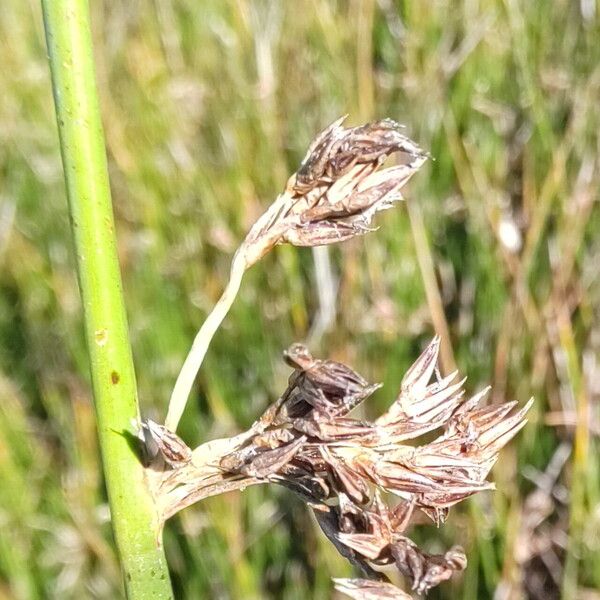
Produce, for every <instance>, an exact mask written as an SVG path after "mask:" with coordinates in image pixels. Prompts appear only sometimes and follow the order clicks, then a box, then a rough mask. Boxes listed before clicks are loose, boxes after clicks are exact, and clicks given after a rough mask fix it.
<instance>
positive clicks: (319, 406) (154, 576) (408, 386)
mask: <svg viewBox="0 0 600 600" xmlns="http://www.w3.org/2000/svg"><path fill="white" fill-rule="evenodd" d="M43 6H44V19H45V27H46V37H47V44H48V51H49V57H50V67H51V72H52V82H53V89H54V98H55V104H56V112H57V121H58V127H59V134H60V142H61V151H62V158H63V166H64V172H65V180H66V187H67V195H68V199H69V210H70V216H71V222H72V231H73V237H74V242H75V249H76V255H77V269H78V277H79V283H80V290H81V296H82V301H83V307H84V320H85V326H86V335H87V345H88V353H89V358H90V369H91V375H92V383H93V390H94V397H95V405H96V412H97V422H98V431H99V439H100V446H101V450H102V457H103V464H104V472H105V478H106V483H107V490H108V499H109V504H110V508H111V515H112V523H113V529H114V534H115V539H116V543H117V547H118V549H119V555H120V559H121V564H122V569H123V575H124V581H125V587H126V590H127V593H128V595H129V596H130V597H131V598H149V597H156V598H169V597H171V596H172V590H171V585H170V581H169V574H168V569H167V565H166V560H165V556H164V552H163V548H162V542H161V533H162V528H163V525H164V523H165V521H166V520H167V519H168V518H170V517H171V516H173V515H174V514H176V513H177V512H179V511H180V510H182V509H184V508H186V507H188V506H190V505H192V504H194V503H196V502H198V501H200V500H202V499H204V498H207V497H209V496H215V495H217V494H221V493H224V492H227V491H230V490H242V489H245V488H246V487H248V486H249V485H257V484H261V483H275V484H278V485H281V486H284V487H286V488H288V489H290V490H291V491H292V492H293V493H295V494H297V495H298V496H299V497H300V498H302V499H303V500H304V501H305V503H306V505H307V507H308V509H309V510H311V511H312V512H313V514H314V516H315V518H316V521H317V522H318V523H319V525H320V527H321V529H322V531H323V533H324V534H325V535H326V536H327V537H328V538H329V540H331V542H332V543H333V545H334V546H335V547H336V548H337V550H338V551H339V552H340V553H341V554H342V555H343V556H344V557H345V558H347V559H348V560H349V561H350V562H351V563H352V564H353V565H355V566H356V568H357V569H358V570H359V571H360V573H361V578H360V579H351V580H335V586H336V587H337V589H338V590H340V591H341V592H343V593H345V594H347V595H348V596H351V597H353V598H408V597H409V596H408V595H407V594H406V593H405V592H403V591H401V590H400V589H399V588H398V587H396V586H395V585H393V584H392V583H391V582H390V581H389V579H388V576H387V575H386V574H385V573H384V572H383V571H384V570H386V569H387V571H388V572H389V570H390V569H392V570H394V569H395V570H396V571H398V572H399V573H400V574H401V575H402V576H404V577H405V578H406V579H407V580H408V581H409V582H410V585H411V587H412V589H413V590H414V591H415V592H417V593H425V592H427V591H428V590H429V589H431V588H432V587H434V586H436V585H438V584H440V583H441V582H443V581H445V580H447V579H449V578H450V577H452V576H453V574H455V573H456V572H459V571H462V570H463V569H465V567H466V557H465V554H464V552H463V551H462V549H461V548H459V547H453V548H450V549H449V550H448V551H447V552H445V553H444V554H439V555H435V554H429V553H427V552H424V551H423V550H421V549H419V548H418V547H417V546H416V544H415V543H414V542H412V541H411V540H410V539H409V538H408V537H407V532H408V529H409V527H410V526H411V523H413V522H414V520H415V519H416V518H417V516H418V515H419V514H423V515H425V516H426V517H428V518H429V519H431V520H432V521H433V522H434V523H435V524H437V525H440V524H442V523H443V522H444V521H445V519H446V517H447V514H448V510H449V508H450V507H452V506H453V505H455V504H457V503H458V502H460V501H462V500H463V499H465V498H468V497H469V496H472V495H473V494H475V493H477V492H480V491H484V490H489V489H492V488H493V485H492V484H491V483H489V482H488V481H487V480H486V478H487V475H488V473H489V471H490V469H491V468H492V466H493V465H494V463H495V462H496V460H497V458H498V453H499V451H500V450H501V448H502V447H503V446H504V445H505V444H506V443H507V442H508V441H509V440H510V439H511V438H512V437H513V436H514V435H515V434H516V433H517V432H518V431H519V430H520V429H521V428H522V427H523V426H524V424H525V422H526V421H525V415H526V413H527V411H528V409H529V407H530V406H531V401H530V402H529V403H528V404H527V405H525V406H524V407H523V408H522V409H520V410H516V403H515V402H509V403H505V404H501V405H496V406H480V403H481V401H482V400H483V398H484V397H485V395H486V393H487V390H483V391H482V392H480V393H478V394H476V395H475V396H473V397H472V398H470V399H467V400H465V398H464V391H463V384H464V381H465V380H464V379H462V380H461V379H459V378H458V375H457V373H451V374H449V375H447V376H442V374H441V373H440V372H439V369H438V367H437V363H438V355H439V348H440V339H439V338H438V337H434V338H433V340H432V342H431V343H430V344H429V345H428V346H427V348H425V350H424V351H423V353H422V355H421V356H420V357H419V358H418V359H417V361H416V362H415V364H414V365H413V366H412V367H411V369H410V370H409V371H408V372H407V373H406V375H405V377H404V379H403V381H402V385H401V389H400V391H399V393H398V395H397V396H396V398H395V399H394V400H393V401H392V402H391V404H390V407H389V408H388V410H387V411H386V412H385V413H384V414H382V415H380V416H379V417H378V418H377V419H376V420H374V421H367V420H360V419H356V418H353V417H352V416H351V414H350V413H351V411H352V410H353V409H354V408H355V407H356V406H358V405H359V404H360V403H361V402H362V401H364V400H366V399H367V398H368V397H369V396H370V395H371V394H372V393H373V392H374V391H375V390H376V389H377V388H378V387H379V385H377V384H371V383H369V382H367V381H366V380H365V379H364V378H363V377H362V376H361V375H359V374H358V373H356V372H355V371H354V370H353V369H351V368H350V367H348V366H346V365H343V364H341V363H339V362H335V361H331V360H320V359H317V358H314V357H313V356H312V355H311V353H310V351H309V350H308V348H306V347H305V346H303V345H302V344H293V345H292V346H290V348H289V349H288V350H287V351H286V352H285V353H284V358H285V360H286V362H287V363H288V365H289V366H290V367H291V368H292V373H291V375H290V378H289V381H288V386H287V388H286V389H285V390H284V391H283V393H282V394H281V396H280V397H279V398H278V399H277V400H275V402H273V403H272V404H271V406H269V407H268V408H267V410H266V411H265V412H264V413H263V414H262V416H260V417H259V418H258V419H257V420H256V422H255V423H254V424H253V425H252V427H251V428H250V429H249V430H248V431H246V432H243V433H240V434H238V435H236V436H234V437H231V438H225V439H219V440H212V441H209V442H207V443H204V444H202V445H200V446H198V447H197V448H195V449H192V448H190V447H189V446H188V445H187V444H186V443H185V442H184V441H183V440H182V439H181V438H180V437H179V436H178V435H177V434H176V429H177V425H178V423H179V421H180V418H181V416H182V414H183V412H184V409H185V405H186V402H187V399H188V397H189V394H190V391H191V389H192V387H193V383H194V380H195V377H196V374H197V372H198V370H199V368H200V367H201V364H202V361H203V359H204V356H205V354H206V352H207V350H208V347H209V344H210V341H211V339H212V337H213V335H214V333H215V332H216V331H217V329H218V327H219V325H220V324H221V322H222V321H223V319H224V318H225V316H226V315H227V312H228V310H229V308H230V307H231V305H232V303H233V301H234V299H235V296H236V294H237V291H238V290H239V287H240V285H241V281H242V277H243V275H244V273H245V271H246V270H247V269H248V268H250V267H251V266H252V265H254V264H256V263H257V262H258V261H259V260H260V259H261V258H262V257H263V256H264V255H265V254H267V253H268V252H270V251H271V250H272V249H273V248H275V247H276V246H277V245H279V244H284V243H288V244H293V245H296V246H320V245H324V244H333V243H337V242H343V241H345V240H348V239H351V238H353V237H355V236H359V235H363V234H365V233H368V232H369V231H372V229H373V228H372V221H373V218H374V216H375V215H376V214H377V213H378V212H380V211H382V210H385V209H388V208H390V207H392V206H393V205H394V204H395V203H397V202H398V201H400V200H401V199H402V196H401V194H400V189H401V188H402V187H403V186H404V185H405V184H406V183H407V182H408V180H409V179H410V178H411V177H412V175H414V174H415V173H416V172H417V171H418V170H419V168H420V167H421V166H422V165H423V163H424V162H425V161H426V159H427V156H426V154H425V153H424V152H423V151H422V150H421V149H420V148H419V147H418V146H417V144H415V143H414V142H413V141H412V140H410V139H409V138H408V137H406V136H405V135H404V134H403V133H402V130H401V127H400V126H399V125H398V124H397V123H395V122H394V121H391V120H387V119H385V120H381V121H376V122H373V123H369V124H367V125H362V126H358V127H345V126H344V125H343V123H344V118H341V119H339V120H337V121H336V122H334V123H333V124H332V125H330V126H329V127H327V128H326V129H325V130H324V131H323V132H322V133H320V134H319V135H318V136H317V137H316V139H315V140H314V142H313V143H312V144H311V146H310V148H309V150H308V152H307V154H306V156H305V158H304V160H303V161H302V164H301V165H300V167H299V169H298V171H297V172H296V173H294V174H293V175H292V176H291V177H290V178H289V180H288V182H287V184H286V186H285V189H284V191H283V192H282V193H281V194H280V195H279V196H278V198H277V199H276V200H275V202H274V203H273V204H272V205H271V206H270V207H269V208H268V209H267V211H266V212H265V213H264V214H263V215H262V216H261V217H260V218H259V219H258V221H257V222H256V223H255V224H254V226H253V227H252V228H251V229H250V231H249V233H248V235H247V236H246V238H245V240H244V241H243V242H242V244H241V246H240V247H239V249H238V250H237V252H236V253H235V256H234V258H233V261H232V267H231V277H230V281H229V283H228V285H227V287H226V289H225V291H224V292H223V295H222V297H221V299H220V300H219V302H218V303H217V304H216V306H215V308H214V310H213V311H212V312H211V313H210V314H209V316H208V318H207V319H206V321H205V323H204V325H203V326H202V327H201V329H200V331H199V333H198V335H197V336H196V339H195V341H194V343H193V346H192V348H191V350H190V353H189V355H188V357H187V359H186V361H185V363H184V365H183V368H182V370H181V373H180V376H179V377H178V379H177V382H176V384H175V387H174V390H173V393H172V396H171V400H170V403H169V407H168V413H167V417H166V420H165V424H164V425H161V424H158V423H155V422H153V421H150V420H145V421H141V419H140V415H139V409H138V402H137V396H136V386H135V378H134V372H133V365H132V360H131V350H130V345H129V339H128V334H127V323H126V316H125V310H124V303H123V298H122V293H121V282H120V274H119V267H118V262H117V254H116V241H115V236H114V223H113V216H112V208H111V200H110V193H109V185H108V175H107V168H106V157H105V151H104V140H103V134H102V127H101V122H100V115H99V109H98V98H97V92H96V88H95V81H94V68H93V60H92V48H91V35H90V26H89V14H88V7H87V3H86V2H85V0H43ZM392 155H394V156H395V157H396V163H395V164H394V165H392V166H388V167H386V168H384V163H385V162H386V160H387V159H388V158H389V157H391V156H392ZM432 432H437V437H433V439H432V440H431V441H428V442H424V443H422V444H421V445H416V446H415V445H411V444H410V442H411V441H412V440H413V439H415V438H418V437H420V436H422V435H424V434H431V433H432ZM138 440H139V442H140V443H139V444H138V443H134V442H137V441H138Z"/></svg>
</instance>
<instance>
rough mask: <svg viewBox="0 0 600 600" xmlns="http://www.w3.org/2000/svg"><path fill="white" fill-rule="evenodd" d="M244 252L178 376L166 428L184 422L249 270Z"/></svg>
mask: <svg viewBox="0 0 600 600" xmlns="http://www.w3.org/2000/svg"><path fill="white" fill-rule="evenodd" d="M242 249H243V246H242V248H240V250H238V251H237V252H236V254H235V256H234V257H233V261H232V263H231V272H230V274H229V282H228V283H227V287H226V288H225V290H224V291H223V294H222V295H221V297H220V298H219V301H218V302H217V303H216V304H215V306H214V308H213V309H212V311H211V313H210V314H209V315H208V317H207V318H206V320H205V321H204V323H203V324H202V327H201V328H200V331H198V333H197V334H196V337H195V339H194V343H193V344H192V347H191V349H190V351H189V353H188V355H187V357H186V359H185V362H184V363H183V366H182V367H181V371H180V372H179V375H178V376H177V381H176V382H175V387H174V388H173V392H172V393H171V399H170V400H169V408H168V411H167V417H166V419H165V427H167V429H170V430H171V431H176V430H177V425H179V421H180V420H181V415H182V414H183V411H184V410H185V405H186V404H187V400H188V397H189V395H190V392H191V391H192V387H193V385H194V381H195V380H196V375H197V374H198V371H199V370H200V367H201V366H202V361H203V360H204V357H205V356H206V352H207V350H208V346H209V345H210V342H211V340H212V339H213V337H214V335H215V333H216V331H217V329H218V328H219V326H220V325H221V323H222V322H223V319H224V318H225V317H226V316H227V313H228V312H229V309H230V308H231V305H232V304H233V301H234V300H235V297H236V296H237V293H238V291H239V289H240V285H241V283H242V279H243V277H244V273H245V271H246V259H245V256H244V253H243V251H241V250H242Z"/></svg>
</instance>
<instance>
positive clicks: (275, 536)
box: [0, 0, 600, 600]
mask: <svg viewBox="0 0 600 600" xmlns="http://www.w3.org/2000/svg"><path fill="white" fill-rule="evenodd" d="M598 9H599V7H598V3H597V2H595V1H594V0H580V1H579V2H571V1H567V0H556V1H555V2H527V1H525V0H504V1H500V0H462V1H458V2H446V1H442V0H436V1H434V0H430V1H413V0H406V1H402V2H395V1H394V0H378V1H375V0H351V1H349V2H333V1H325V0H311V1H308V0H300V1H297V2H277V1H276V0H273V1H269V0H256V1H244V0H239V1H237V2H217V1H210V0H207V1H203V2H199V1H198V0H161V1H158V2H150V1H147V2H142V1H141V0H134V1H132V2H118V1H116V0H105V1H104V2H94V3H92V19H93V28H94V36H95V55H96V61H97V69H98V84H99V87H100V91H101V104H102V110H103V118H104V124H105V129H106V137H107V153H108V158H109V165H110V174H111V184H112V190H113V199H114V205H115V211H116V217H117V234H118V239H119V252H120V260H121V265H122V270H123V276H124V287H125V295H126V303H127V309H128V314H129V321H130V329H131V336H132V343H133V348H134V357H135V364H136V370H137V379H138V384H139V391H140V399H141V403H142V410H143V412H144V414H145V415H146V416H150V417H153V418H155V419H162V418H164V414H165V410H166V403H167V399H168V397H169V393H170V390H171V387H172V385H173V383H174V380H175V377H176V375H177V372H178V368H179V367H180V365H181V363H182V360H183V358H184V356H185V354H186V352H187V350H188V348H189V345H190V343H191V340H192V338H193V336H194V334H195V331H196V330H197V328H198V327H199V325H200V324H201V322H202V319H203V317H204V316H205V315H206V314H207V312H208V310H209V309H210V307H211V305H212V304H213V303H214V301H215V300H216V299H217V298H218V295H219V293H220V291H221V290H222V288H223V286H224V284H225V282H226V280H227V275H228V268H229V261H230V257H231V254H232V253H233V251H234V250H235V248H236V246H237V243H238V242H239V241H240V240H241V239H242V238H243V236H244V234H245V232H246V230H247V229H248V227H249V225H250V224H251V223H252V221H253V219H255V218H256V217H257V216H258V215H259V214H260V212H261V210H262V209H263V208H264V207H265V206H267V205H268V204H269V203H270V202H271V201H272V200H273V199H274V197H275V196H276V194H277V193H278V192H279V191H280V190H281V189H282V188H283V186H284V184H285V181H286V179H287V176H288V174H290V173H292V172H293V171H294V170H295V169H296V168H297V166H298V164H299V162H300V160H301V158H302V155H303V153H304V151H305V149H306V146H307V144H308V142H309V141H310V139H311V138H312V137H313V136H314V134H315V133H316V132H317V131H318V130H320V129H321V128H322V127H324V126H325V125H326V124H328V123H330V122H331V121H332V120H334V119H335V118H336V117H337V116H339V115H340V114H344V113H349V115H350V117H349V122H350V123H352V124H356V123H359V122H363V121H367V120H369V119H373V118H381V117H391V118H393V119H396V120H398V121H400V122H402V123H405V124H406V125H407V132H408V133H409V135H411V136H412V137H413V138H414V139H415V140H417V141H418V142H419V143H420V144H421V145H422V146H423V147H424V148H426V149H428V150H429V151H430V152H431V154H432V156H433V159H434V160H431V161H429V162H428V164H427V165H426V167H425V168H424V169H423V170H422V171H421V172H420V173H419V174H418V175H417V176H415V177H414V179H413V181H412V183H411V185H410V186H409V189H407V190H406V196H407V197H408V198H409V200H410V201H409V203H408V206H407V204H404V205H400V206H399V207H397V208H396V209H395V210H393V211H389V212H387V213H385V214H384V215H382V216H380V217H379V218H378V225H380V229H379V231H378V232H377V233H373V234H370V235H368V236H366V237H364V238H362V239H360V240H355V241H352V242H349V243H346V244H344V245H342V246H340V247H336V248H331V249H330V250H328V251H325V252H323V251H320V250H319V251H316V252H313V251H311V250H308V249H295V248H292V247H281V248H279V249H278V250H277V251H276V252H274V253H272V254H271V255H270V256H269V257H267V258H266V259H265V260H264V261H262V262H261V263H260V264H259V265H257V266H256V267H255V268H253V269H252V270H251V271H250V273H249V274H248V276H247V278H246V280H245V281H244V284H243V287H242V292H241V294H240V297H239V298H238V300H237V301H236V303H235V305H234V308H233V311H232V313H231V314H230V315H229V317H228V318H227V320H226V322H225V325H224V327H223V329H222V330H221V331H220V332H219V333H218V334H217V336H216V339H215V341H214V344H213V346H212V347H211V349H210V351H209V354H208V356H207V360H206V362H205V364H204V366H203V368H202V371H201V376H200V378H199V381H198V385H197V387H196V390H195V393H194V399H193V402H192V403H191V404H190V407H189V409H188V411H187V412H186V415H185V417H184V421H183V426H182V429H181V433H182V436H183V437H184V438H185V439H186V441H188V442H189V443H190V444H195V443H198V442H200V441H204V440H207V439H208V438H211V437H218V436H222V435H225V434H232V433H234V432H236V431H238V430H241V429H242V428H246V427H247V426H248V425H249V424H250V423H251V422H252V420H253V419H254V417H256V416H257V415H258V414H259V413H260V411H261V410H262V409H263V408H264V407H265V406H267V404H268V402H269V401H270V400H272V399H273V398H275V397H276V396H277V395H278V393H279V392H280V391H281V390H283V389H284V385H285V380H286V377H287V375H288V373H289V369H288V368H287V367H285V366H283V363H282V361H281V360H280V357H281V351H282V350H283V349H284V348H285V347H287V346H288V345H289V344H290V343H292V342H293V341H299V340H307V339H308V340H309V342H310V345H311V348H312V350H313V351H314V352H315V353H316V354H317V355H320V356H328V357H332V358H336V359H338V360H342V361H345V362H348V363H349V364H352V365H353V366H355V367H356V368H357V369H358V370H359V372H361V373H362V374H364V375H365V376H367V377H368V378H369V379H370V380H371V381H382V382H384V384H385V386H384V388H383V389H382V390H380V391H379V392H378V393H377V395H376V397H375V400H374V401H371V402H370V403H369V406H368V407H367V408H366V410H372V411H373V413H374V414H376V411H377V410H381V408H382V407H383V406H385V405H386V403H389V402H391V400H392V398H393V397H394V396H395V394H396V391H397V389H398V387H399V382H400V380H401V378H402V375H403V372H404V371H405V369H406V368H407V367H408V366H409V365H410V363H411V361H412V360H414V359H415V358H416V356H417V355H418V353H419V350H420V349H421V348H422V347H423V345H424V344H425V343H426V341H428V340H429V339H430V338H431V337H432V335H433V334H434V331H436V330H437V331H438V332H439V333H441V334H442V335H443V336H444V340H445V348H444V361H445V365H444V368H445V369H446V370H449V369H450V368H452V366H453V364H456V365H458V366H459V367H460V369H461V370H462V371H463V372H465V373H466V374H468V375H469V381H468V383H467V387H468V390H469V391H471V392H473V391H476V390H478V389H480V388H481V387H483V386H484V385H485V384H487V383H488V382H489V383H491V384H492V385H493V394H492V398H493V399H496V400H501V399H504V398H506V399H517V400H519V401H521V402H523V403H524V402H525V401H526V400H527V399H528V398H529V397H530V396H531V395H535V397H536V404H535V406H534V408H533V411H532V414H531V418H530V423H529V425H528V426H527V427H526V428H525V429H524V430H523V431H522V432H521V433H520V434H519V436H518V437H517V438H516V440H515V441H514V442H512V443H511V444H510V446H509V447H508V448H507V449H506V450H504V451H503V452H502V455H501V459H500V462H499V463H498V465H497V466H496V468H495V469H494V470H493V479H494V480H495V481H496V482H497V485H498V491H496V492H495V493H484V494H480V495H479V496H477V497H476V498H474V499H473V500H472V501H469V502H467V503H465V504H464V506H463V505H461V506H460V507H457V508H455V509H454V510H453V511H452V515H451V517H450V519H449V522H448V524H447V525H446V526H444V527H443V528H442V529H440V530H436V529H435V528H434V527H433V526H423V527H417V528H416V530H415V531H414V532H413V535H414V536H415V538H416V539H417V540H418V541H419V542H422V543H424V544H425V546H426V547H428V548H430V549H431V550H438V551H439V550H441V549H442V548H446V547H448V546H450V545H452V544H453V543H460V544H462V545H463V546H464V547H465V549H466V551H467V554H468V558H469V567H468V569H467V570H466V572H465V573H464V576H462V578H460V579H458V580H457V581H454V582H452V583H449V584H444V585H442V586H441V587H440V588H439V589H436V590H434V591H433V592H432V593H431V595H430V597H431V598H465V599H472V598H495V599H498V600H500V599H513V598H514V599H516V598H523V597H531V598H544V599H545V600H548V599H552V598H559V597H561V596H562V597H563V598H567V599H573V598H581V599H584V598H585V599H594V598H600V592H598V591H597V590H598V588H599V586H600V472H599V458H598V452H597V440H596V435H597V434H598V431H599V428H600V420H599V415H598V399H599V394H600V384H599V381H600V366H599V348H600V282H599V279H598V275H597V273H598V265H600V234H599V232H600V210H599V207H598V183H599V179H600V169H599V167H600V165H599V164H598V162H599V159H598V156H599V150H600V146H599V139H600V138H599V135H598V132H599V130H600V102H599V100H600V17H599V15H598ZM0 48H1V51H2V68H1V69H0V89H1V90H2V92H1V93H0V481H1V482H2V485H0V524H1V526H2V534H1V535H0V598H7V599H8V598H16V599H26V600H35V599H37V598H115V597H119V596H120V594H121V584H120V575H119V570H118V565H117V561H116V556H115V551H114V547H113V543H112V540H111V532H110V525H109V514H108V509H107V505H106V500H105V493H104V490H103V482H102V478H101V469H100V465H99V454H98V448H97V443H96V438H95V423H94V414H93V408H92V399H91V395H90V386H89V375H88V361H87V357H86V353H85V346H84V339H83V327H82V320H81V310H80V301H79V296H78V289H77V283H76V277H75V269H74V256H73V252H72V245H71V237H70V232H69V225H68V216H67V203H66V199H65V190H64V185H63V178H62V171H61V162H60V155H59V149H58V140H57V130H56V124H55V117H54V109H53V103H52V95H51V87H50V80H49V73H48V65H47V58H46V50H45V42H44V34H43V26H42V20H41V13H40V7H39V5H38V3H37V2H36V1H33V0H32V1H29V2H22V1H19V0H5V2H4V4H3V10H2V11H0ZM166 549H167V554H168V558H169V562H170V566H171V569H172V574H173V579H174V583H175V587H176V591H177V594H176V595H177V597H178V598H200V597H206V598H219V599H221V598H224V599H227V598H232V599H237V598H244V599H247V598H284V599H290V600H292V599H304V598H323V599H325V598H330V597H331V594H332V591H331V588H332V585H331V582H330V577H331V576H338V577H341V576H348V575H350V574H351V569H350V567H349V566H348V565H347V564H345V562H344V561H343V559H341V558H340V557H338V556H337V555H336V552H335V550H334V549H333V548H332V547H331V546H330V545H329V543H328V542H327V541H325V540H324V538H323V537H322V536H321V535H320V533H319V532H318V530H317V527H316V526H315V524H314V523H313V522H312V521H311V520H310V519H309V518H308V516H307V513H306V511H305V510H304V508H303V506H302V504H301V502H299V501H296V500H295V499H294V498H293V497H292V496H291V495H290V494H289V493H288V492H286V491H284V490H282V489H276V488H274V487H268V488H267V487H259V488H255V489H249V490H247V491H246V492H244V493H241V494H240V493H235V494H230V495H227V496H223V497H218V498H213V499H211V500H208V501H206V502H204V503H203V504H202V505H198V506H195V507H193V508H191V509H188V510H186V511H185V512H184V513H182V514H181V515H180V516H178V517H177V518H175V519H174V520H173V521H172V522H171V523H169V526H168V528H167V532H166Z"/></svg>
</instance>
